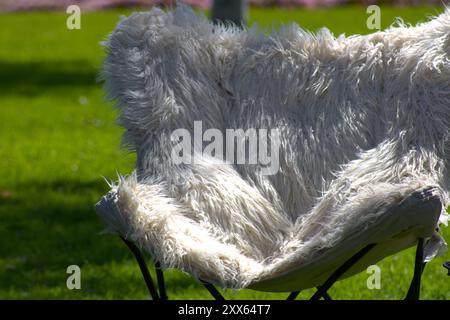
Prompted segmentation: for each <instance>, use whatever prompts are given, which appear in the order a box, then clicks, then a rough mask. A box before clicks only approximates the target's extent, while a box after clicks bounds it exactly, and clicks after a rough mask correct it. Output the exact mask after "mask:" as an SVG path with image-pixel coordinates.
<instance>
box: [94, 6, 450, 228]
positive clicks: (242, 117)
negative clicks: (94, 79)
mask: <svg viewBox="0 0 450 320" xmlns="http://www.w3.org/2000/svg"><path fill="white" fill-rule="evenodd" d="M449 30H450V11H449V10H447V11H446V12H445V13H444V14H442V15H441V16H439V17H438V18H436V19H435V20H433V21H431V22H428V23H425V24H421V25H418V26H417V27H414V28H407V27H405V26H399V27H398V28H392V29H389V30H387V31H385V32H379V33H375V34H373V35H368V36H352V37H349V38H345V37H339V38H334V36H333V35H332V34H330V32H329V31H327V30H326V29H323V30H321V31H320V32H319V33H317V34H316V35H312V34H310V33H308V32H306V31H303V30H301V29H300V28H299V27H297V26H295V25H291V26H287V27H284V28H282V29H281V30H280V31H278V32H274V33H273V34H271V35H270V36H265V35H263V34H261V33H260V32H258V31H257V30H256V29H255V28H253V29H250V30H242V31H241V30H239V29H237V28H236V29H232V28H224V27H220V26H219V27H218V26H213V25H212V24H211V23H210V22H208V21H207V20H206V18H203V17H199V16H197V15H196V14H194V13H193V12H192V11H191V10H189V9H186V8H185V7H182V6H181V7H178V8H177V9H176V10H175V11H173V12H170V13H165V12H163V11H161V10H159V9H154V10H152V11H151V12H149V13H137V14H133V15H132V16H131V17H129V18H127V19H125V20H122V22H121V23H120V24H119V25H118V26H117V28H116V30H115V31H114V32H113V34H112V35H111V37H110V38H109V40H108V41H107V42H106V46H107V49H108V54H107V58H106V61H105V64H104V71H103V76H104V78H105V79H106V85H107V89H108V92H109V95H110V97H111V98H112V99H116V100H117V101H118V106H119V108H120V110H121V115H120V123H121V124H122V125H123V126H124V127H125V128H126V129H127V132H126V135H125V142H126V143H127V144H128V145H130V146H131V148H132V149H134V150H136V152H137V155H138V164H137V166H138V172H139V174H140V175H141V176H142V177H143V176H145V175H160V174H161V173H166V176H165V177H163V178H164V179H167V180H168V181H170V179H171V178H172V177H171V175H170V172H171V169H170V168H171V167H172V166H173V162H172V161H171V156H172V149H173V147H174V145H176V144H177V143H178V142H179V141H173V138H172V139H171V136H172V134H173V132H174V131H175V130H177V129H180V128H185V129H187V130H188V131H189V133H190V134H191V135H192V137H194V135H195V132H194V124H195V121H201V124H202V130H203V132H204V131H205V130H207V129H210V128H214V129H218V130H219V131H220V132H222V133H223V135H224V136H226V129H243V130H244V131H245V130H247V129H250V128H253V129H256V130H259V129H274V128H275V129H277V130H278V131H279V133H280V136H279V139H280V140H279V141H280V144H279V150H278V162H279V170H278V171H277V172H276V173H275V174H272V175H265V174H261V168H262V167H264V166H262V165H261V164H256V165H248V164H232V166H233V168H234V169H235V170H236V172H237V173H238V174H239V175H240V176H241V177H243V179H245V180H246V181H249V183H251V184H252V185H254V186H255V187H256V188H258V190H259V191H260V192H261V193H263V194H264V195H265V197H266V198H267V199H269V200H270V201H273V202H277V203H279V204H280V206H281V207H282V209H283V211H284V212H286V214H287V215H288V216H289V217H291V218H293V219H295V218H296V217H297V216H298V215H299V214H300V213H304V212H307V211H308V210H309V209H311V207H312V206H313V205H314V203H315V201H316V199H317V198H318V197H320V196H321V195H322V192H324V191H326V190H328V188H329V187H330V185H331V183H332V182H333V180H334V179H335V178H336V177H337V176H339V174H340V173H339V172H341V170H343V167H345V166H346V165H348V164H349V163H351V161H353V160H360V159H367V158H370V157H371V155H374V154H376V153H377V150H379V149H380V148H381V149H382V148H383V146H389V148H387V147H386V150H385V151H383V152H384V153H380V152H379V153H377V155H376V156H377V157H379V158H377V159H376V162H377V161H378V162H382V161H386V167H387V168H386V171H383V172H381V173H380V174H379V175H378V176H377V174H374V175H373V180H372V183H374V182H376V181H382V182H392V183H395V182H401V181H402V179H404V178H405V177H408V176H410V175H412V174H417V173H420V174H424V175H429V176H430V177H431V178H432V179H434V181H435V182H436V183H439V184H440V185H441V186H442V187H443V188H444V189H446V190H447V191H448V190H449V189H450V183H449V179H450V178H449V176H450V174H449V171H448V170H449V165H450V135H449V130H448V128H449V127H450V62H449V55H450V35H449ZM208 143H210V142H208V141H202V142H201V145H200V146H199V145H196V146H195V148H194V149H195V150H196V152H199V153H201V149H202V148H204V147H205V146H206V145H208ZM380 146H381V147H380ZM382 157H387V158H386V159H383V158H382ZM390 163H395V168H394V167H392V168H388V166H389V164H390Z"/></svg>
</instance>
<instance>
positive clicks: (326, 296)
mask: <svg viewBox="0 0 450 320" xmlns="http://www.w3.org/2000/svg"><path fill="white" fill-rule="evenodd" d="M317 289H319V288H317ZM299 293H300V291H292V292H291V293H290V294H289V296H288V297H287V298H286V300H295V299H296V298H297V296H298V295H299ZM322 298H323V300H333V299H331V296H330V295H329V294H328V292H326V291H325V293H324V294H323V295H322Z"/></svg>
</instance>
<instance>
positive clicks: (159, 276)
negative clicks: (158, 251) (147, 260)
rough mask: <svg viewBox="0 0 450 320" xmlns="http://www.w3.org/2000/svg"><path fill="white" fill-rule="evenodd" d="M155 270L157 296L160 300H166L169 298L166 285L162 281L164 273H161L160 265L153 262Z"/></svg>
mask: <svg viewBox="0 0 450 320" xmlns="http://www.w3.org/2000/svg"><path fill="white" fill-rule="evenodd" d="M155 270H156V278H157V281H158V289H159V296H160V298H161V300H168V299H169V297H168V296H167V291H166V283H165V281H164V272H163V271H162V269H161V264H160V263H159V262H155Z"/></svg>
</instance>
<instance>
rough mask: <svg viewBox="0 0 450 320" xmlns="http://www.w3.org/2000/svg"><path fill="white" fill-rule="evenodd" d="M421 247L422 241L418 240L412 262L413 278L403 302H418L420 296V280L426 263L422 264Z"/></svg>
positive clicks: (421, 239)
mask: <svg viewBox="0 0 450 320" xmlns="http://www.w3.org/2000/svg"><path fill="white" fill-rule="evenodd" d="M423 245H424V239H423V238H419V242H418V243H417V249H416V259H415V262H414V276H413V279H412V281H411V285H410V286H409V290H408V293H407V294H406V298H405V300H419V296H420V280H421V278H422V273H423V269H424V268H425V264H426V262H423V258H424V257H423Z"/></svg>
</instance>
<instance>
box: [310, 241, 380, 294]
mask: <svg viewBox="0 0 450 320" xmlns="http://www.w3.org/2000/svg"><path fill="white" fill-rule="evenodd" d="M374 246H375V244H374V243H373V244H369V245H367V246H365V247H364V248H362V249H361V250H360V251H358V252H357V253H356V254H355V255H353V256H352V257H351V258H350V259H348V260H347V261H345V262H344V264H343V265H342V266H340V267H339V268H338V269H337V270H336V271H335V272H333V274H332V275H331V276H330V277H329V278H328V279H327V281H325V283H324V284H323V285H321V286H319V287H317V289H318V290H317V291H316V293H314V295H313V296H312V297H311V299H310V300H319V299H320V298H321V297H323V296H324V294H325V293H326V292H327V290H328V289H330V288H331V286H332V285H333V284H334V283H335V282H336V281H338V280H339V278H340V277H341V276H342V275H343V274H344V273H345V272H346V271H347V270H348V269H350V268H351V267H352V266H353V265H354V264H355V263H356V262H358V261H359V260H360V259H361V258H362V257H363V256H364V255H365V254H366V253H367V252H369V251H370V250H371V249H372V248H373V247H374ZM325 299H326V298H325Z"/></svg>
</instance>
